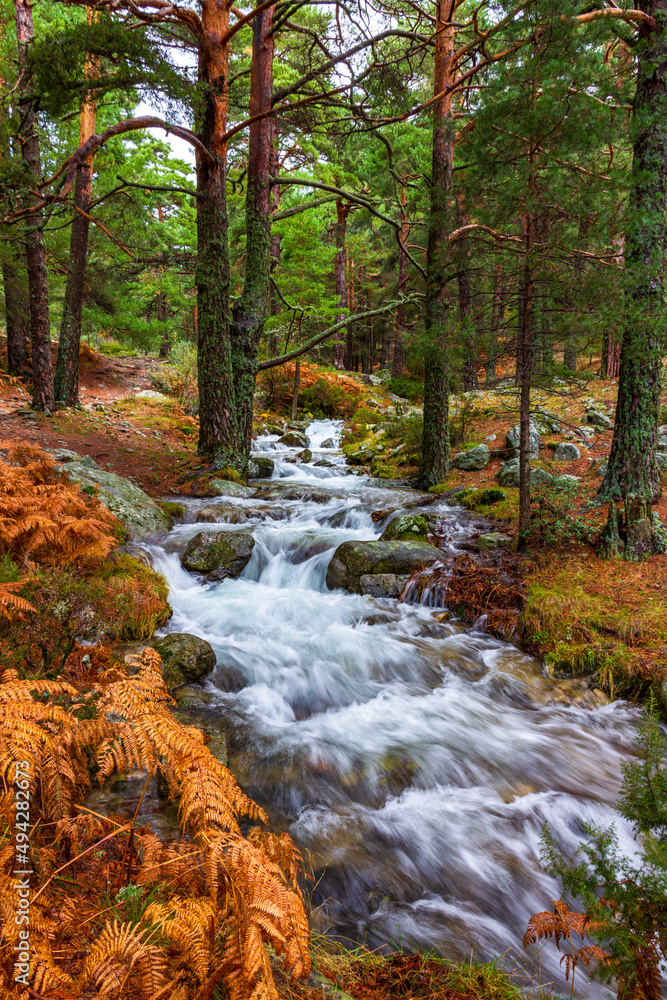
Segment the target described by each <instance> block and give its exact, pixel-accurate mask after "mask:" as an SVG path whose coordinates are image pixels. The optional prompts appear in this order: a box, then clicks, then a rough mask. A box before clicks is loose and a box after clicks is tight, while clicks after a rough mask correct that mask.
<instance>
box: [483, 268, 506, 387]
mask: <svg viewBox="0 0 667 1000" xmlns="http://www.w3.org/2000/svg"><path fill="white" fill-rule="evenodd" d="M502 311H503V265H502V264H501V263H500V261H498V263H497V264H496V271H495V275H494V280H493V302H492V305H491V336H490V338H489V345H488V348H487V355H486V385H491V384H492V383H493V382H495V380H496V365H497V362H498V336H499V333H500V319H501V316H502Z"/></svg>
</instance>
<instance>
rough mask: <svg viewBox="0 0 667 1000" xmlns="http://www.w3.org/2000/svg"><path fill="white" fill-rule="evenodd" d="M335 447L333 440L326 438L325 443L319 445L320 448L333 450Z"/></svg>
mask: <svg viewBox="0 0 667 1000" xmlns="http://www.w3.org/2000/svg"><path fill="white" fill-rule="evenodd" d="M335 447H336V442H335V441H334V439H333V438H327V439H326V441H323V442H322V444H321V445H320V448H335Z"/></svg>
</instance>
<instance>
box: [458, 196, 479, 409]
mask: <svg viewBox="0 0 667 1000" xmlns="http://www.w3.org/2000/svg"><path fill="white" fill-rule="evenodd" d="M456 221H457V224H458V225H459V226H465V224H466V216H465V210H464V204H463V192H462V191H457V192H456ZM467 258H468V254H467V252H466V241H465V239H462V240H459V265H458V270H459V274H458V285H459V317H460V319H461V331H462V333H463V337H464V343H465V347H464V358H463V388H464V389H465V390H466V391H469V390H470V389H477V387H478V382H477V345H476V344H475V331H474V329H473V321H472V294H471V291H470V271H469V270H468V259H467Z"/></svg>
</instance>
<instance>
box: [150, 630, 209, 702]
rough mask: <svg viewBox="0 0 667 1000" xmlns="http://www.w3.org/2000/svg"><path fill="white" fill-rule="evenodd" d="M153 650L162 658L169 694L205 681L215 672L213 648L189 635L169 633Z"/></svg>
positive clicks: (163, 672) (163, 674)
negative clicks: (187, 685) (188, 685)
mask: <svg viewBox="0 0 667 1000" xmlns="http://www.w3.org/2000/svg"><path fill="white" fill-rule="evenodd" d="M153 648H154V649H155V651H156V652H157V653H159V654H160V659H161V660H162V676H163V678H164V682H165V684H166V685H167V687H168V689H169V691H170V692H171V691H175V690H176V689H177V688H180V687H183V686H184V685H185V684H193V683H194V684H197V683H199V682H201V681H203V680H205V679H206V678H207V677H208V675H209V674H210V673H211V671H212V670H213V669H214V668H215V660H216V657H215V652H214V651H213V647H212V646H211V645H210V643H208V642H206V640H205V639H200V638H199V637H198V636H196V635H190V633H189V632H170V633H169V635H166V636H165V637H164V638H163V639H158V641H157V642H156V643H154V644H153Z"/></svg>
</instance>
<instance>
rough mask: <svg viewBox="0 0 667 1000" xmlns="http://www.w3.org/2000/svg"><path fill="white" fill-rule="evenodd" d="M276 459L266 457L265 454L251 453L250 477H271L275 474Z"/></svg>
mask: <svg viewBox="0 0 667 1000" xmlns="http://www.w3.org/2000/svg"><path fill="white" fill-rule="evenodd" d="M274 465H275V463H274V461H273V459H272V458H264V456H263V455H251V456H250V464H249V466H248V478H249V479H270V478H271V476H272V475H273V469H274Z"/></svg>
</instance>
